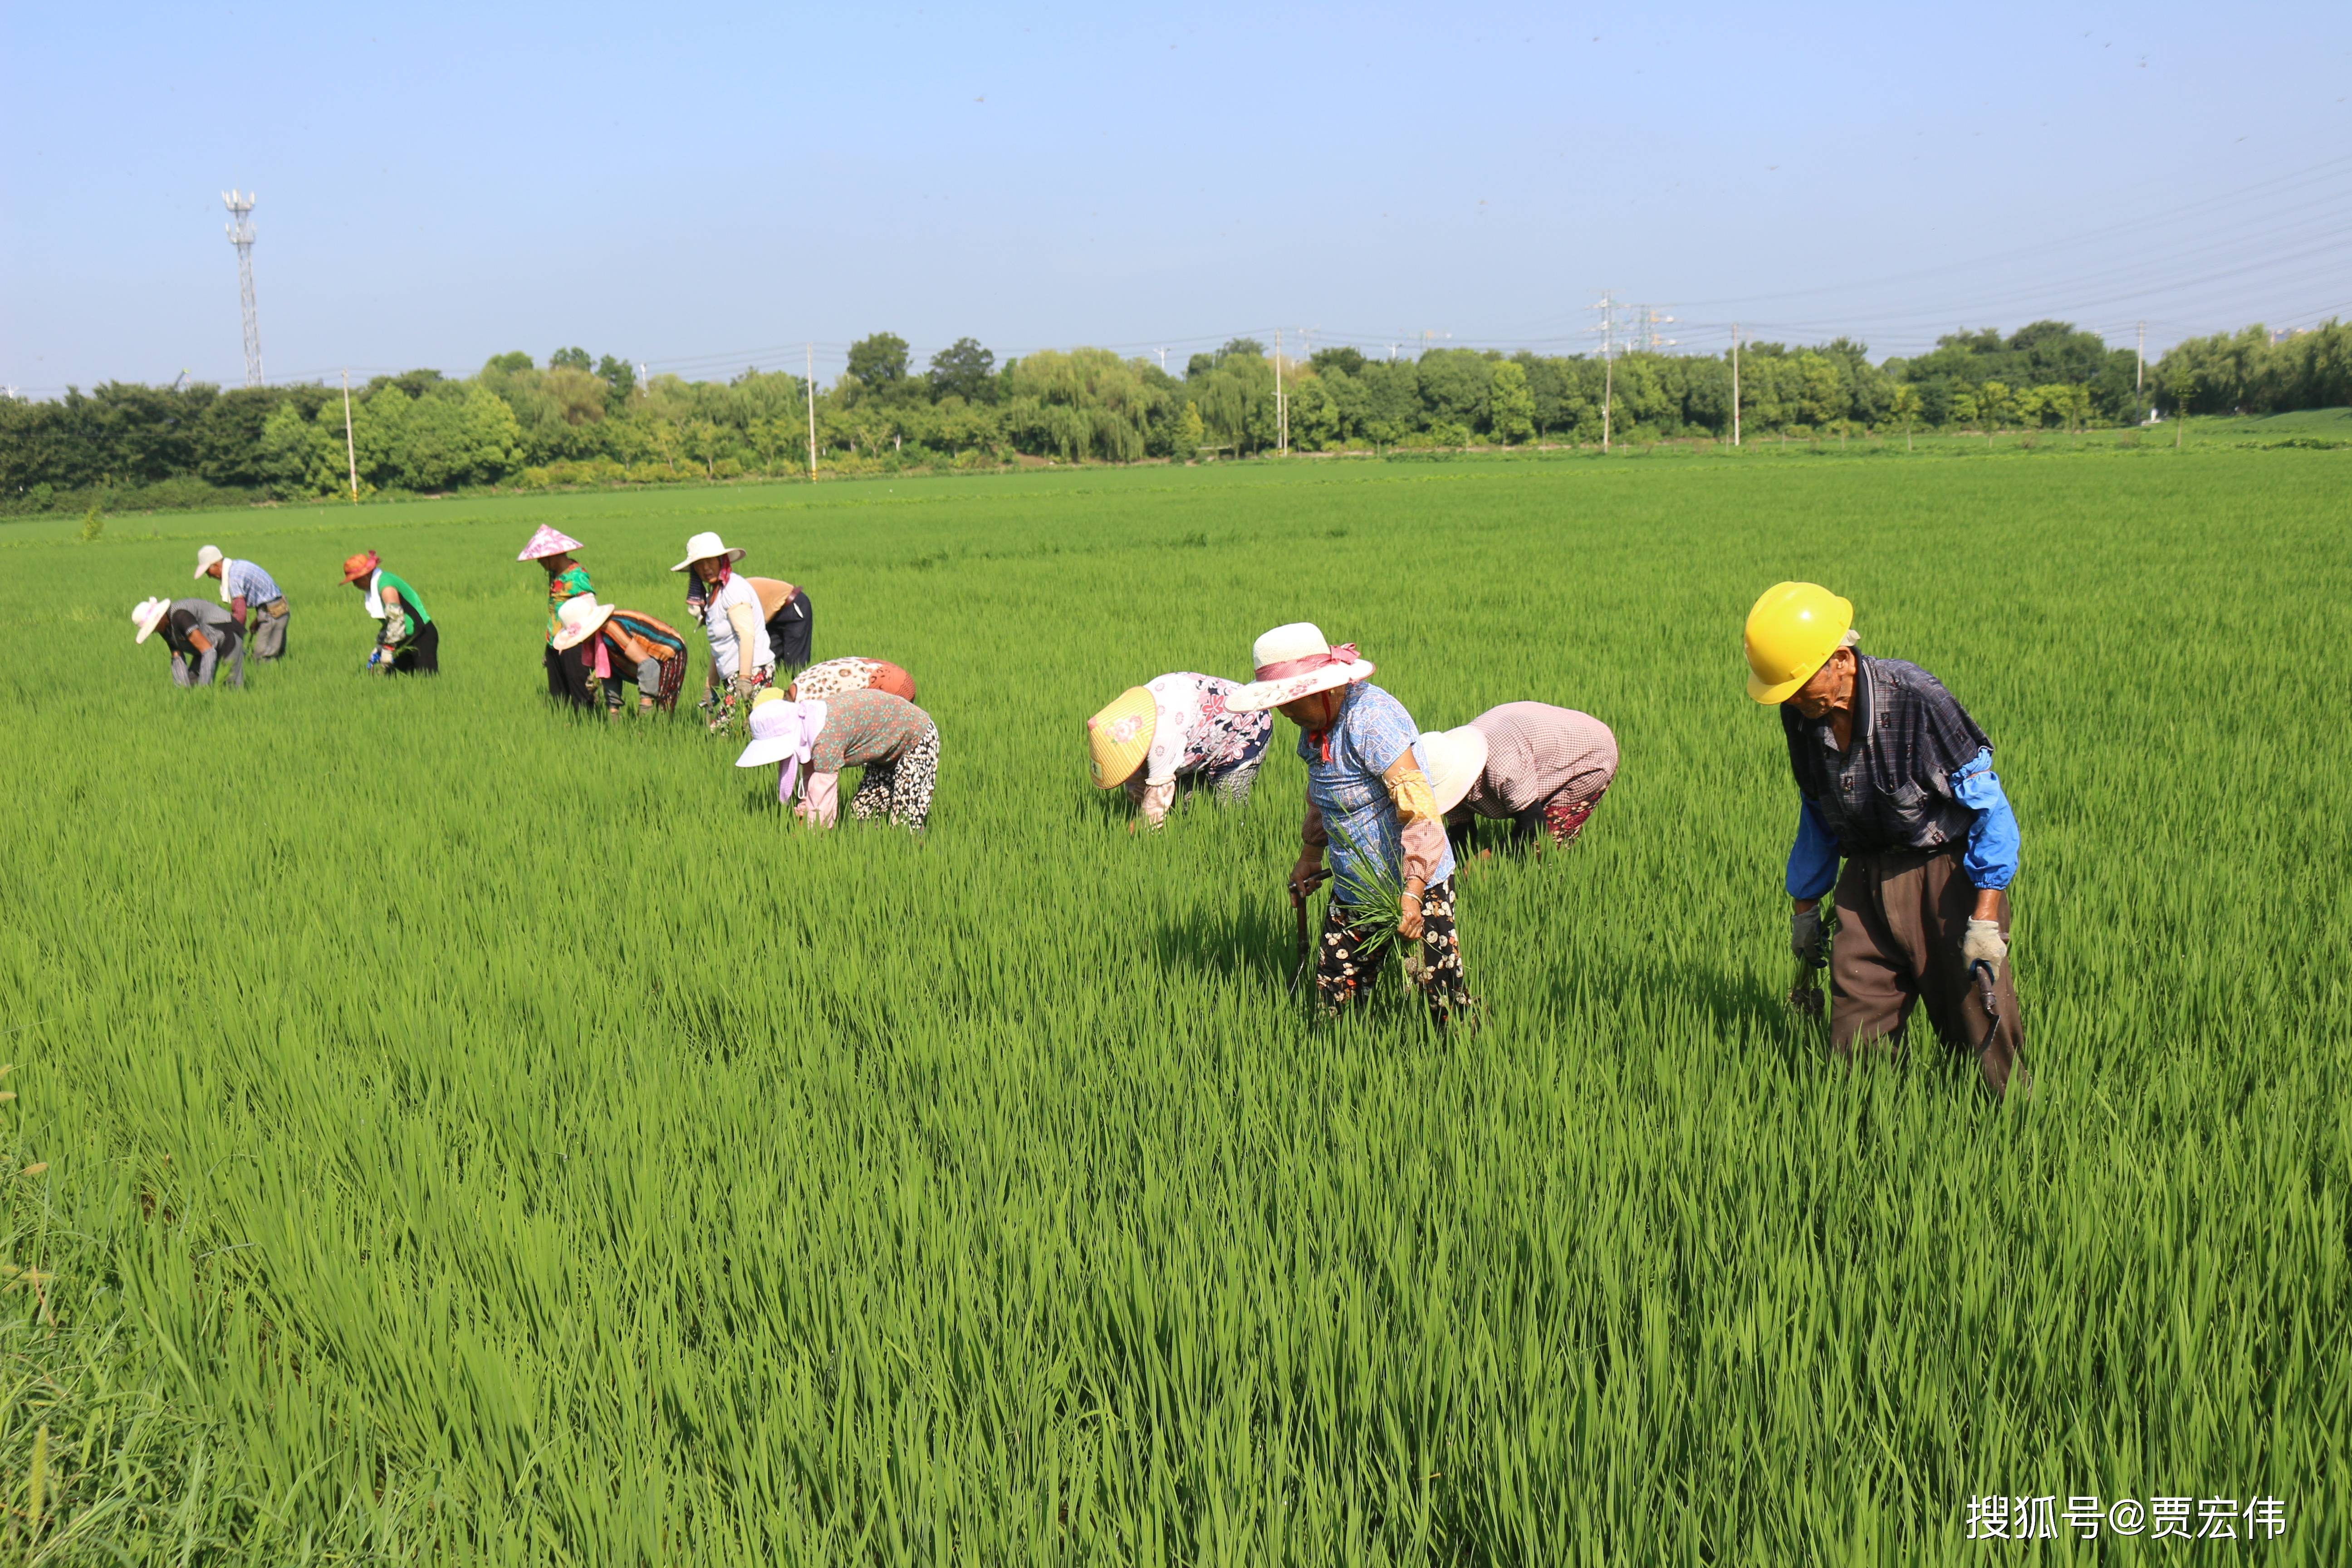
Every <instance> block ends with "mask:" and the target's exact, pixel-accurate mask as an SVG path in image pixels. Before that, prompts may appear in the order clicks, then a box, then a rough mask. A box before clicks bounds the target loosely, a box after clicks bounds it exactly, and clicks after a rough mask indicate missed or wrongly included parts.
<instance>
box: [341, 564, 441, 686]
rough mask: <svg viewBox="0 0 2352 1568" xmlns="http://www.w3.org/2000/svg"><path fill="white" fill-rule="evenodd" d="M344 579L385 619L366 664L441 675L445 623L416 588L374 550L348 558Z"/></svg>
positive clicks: (388, 671)
mask: <svg viewBox="0 0 2352 1568" xmlns="http://www.w3.org/2000/svg"><path fill="white" fill-rule="evenodd" d="M343 581H344V582H346V583H348V584H351V585H352V587H354V588H357V589H358V590H359V591H360V592H361V594H362V595H364V596H365V597H366V599H367V613H368V614H369V615H371V616H374V617H375V618H376V619H377V620H378V621H381V622H382V623H383V626H382V627H381V629H380V630H379V631H378V632H377V633H376V639H375V647H374V649H373V651H372V652H371V653H369V655H368V661H367V667H368V668H369V670H370V671H372V672H374V673H377V674H382V675H438V674H439V673H440V672H441V628H440V627H439V626H435V625H434V624H433V617H432V616H431V615H430V614H428V613H427V612H426V610H425V601H424V600H422V599H420V598H418V597H417V596H416V590H415V589H414V588H412V587H410V586H409V585H408V584H407V583H406V582H405V581H404V580H403V579H401V578H399V577H395V576H394V575H393V574H391V573H389V572H387V571H385V570H384V569H383V563H381V562H380V561H378V560H377V559H376V553H375V552H374V551H373V550H371V551H368V552H365V553H363V554H360V555H354V556H352V558H351V559H350V560H348V561H346V562H344V563H343Z"/></svg>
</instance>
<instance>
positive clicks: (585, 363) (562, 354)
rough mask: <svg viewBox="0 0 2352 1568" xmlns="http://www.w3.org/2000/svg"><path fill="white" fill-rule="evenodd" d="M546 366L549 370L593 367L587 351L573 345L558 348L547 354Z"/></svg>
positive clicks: (587, 368)
mask: <svg viewBox="0 0 2352 1568" xmlns="http://www.w3.org/2000/svg"><path fill="white" fill-rule="evenodd" d="M547 368H548V369H550V370H566V369H569V370H589V369H592V368H593V367H592V365H591V363H590V361H589V358H588V351H587V350H586V349H583V348H578V347H574V348H568V349H558V350H556V351H555V352H554V353H551V354H550V355H548V356H547Z"/></svg>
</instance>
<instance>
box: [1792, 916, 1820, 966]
mask: <svg viewBox="0 0 2352 1568" xmlns="http://www.w3.org/2000/svg"><path fill="white" fill-rule="evenodd" d="M1789 951H1790V952H1793V953H1795V954H1796V955H1797V962H1798V963H1805V964H1811V965H1812V966H1813V967H1815V968H1819V967H1820V966H1821V964H1822V959H1823V957H1824V954H1823V953H1822V907H1821V905H1819V904H1815V905H1814V906H1813V907H1812V908H1811V909H1810V910H1790V911H1789Z"/></svg>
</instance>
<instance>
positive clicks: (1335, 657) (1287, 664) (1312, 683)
mask: <svg viewBox="0 0 2352 1568" xmlns="http://www.w3.org/2000/svg"><path fill="white" fill-rule="evenodd" d="M1250 662H1251V663H1252V664H1254V665H1255V666H1256V667H1257V679H1255V680H1254V681H1252V682H1251V683H1250V684H1249V685H1247V686H1244V687H1243V688H1242V689H1240V690H1239V691H1236V692H1234V694H1233V695H1232V696H1230V697H1228V698H1226V699H1225V706H1226V707H1227V708H1230V709H1234V710H1239V711H1241V712H1244V713H1254V712H1256V711H1258V710H1261V709H1265V708H1279V707H1281V706H1282V705H1283V704H1284V703H1286V702H1296V701H1297V700H1299V699H1300V698H1302V697H1306V696H1308V695H1310V694H1312V693H1314V692H1318V691H1328V690H1330V689H1332V688H1333V687H1335V686H1346V685H1349V684H1350V683H1351V682H1354V681H1358V680H1361V679H1364V678H1365V677H1367V676H1369V675H1370V674H1371V673H1372V668H1373V666H1372V661H1371V660H1370V659H1368V658H1357V657H1356V645H1355V644H1354V643H1342V644H1340V645H1339V647H1332V646H1331V644H1330V643H1329V641H1328V640H1327V639H1326V638H1325V637H1324V636H1323V628H1322V627H1320V626H1316V625H1315V624H1314V623H1313V622H1311V621H1294V622H1292V623H1291V624H1290V625H1288V626H1276V627H1275V628H1274V630H1272V631H1270V632H1268V633H1266V634H1265V636H1264V637H1260V638H1258V639H1257V644H1256V646H1255V647H1254V648H1252V649H1251V651H1250Z"/></svg>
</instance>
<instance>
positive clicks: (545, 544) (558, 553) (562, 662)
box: [515, 523, 596, 708]
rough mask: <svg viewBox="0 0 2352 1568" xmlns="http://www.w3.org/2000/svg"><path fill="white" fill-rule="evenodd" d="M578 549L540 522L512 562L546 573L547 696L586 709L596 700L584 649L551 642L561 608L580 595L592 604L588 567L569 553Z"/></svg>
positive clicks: (559, 624) (559, 627)
mask: <svg viewBox="0 0 2352 1568" xmlns="http://www.w3.org/2000/svg"><path fill="white" fill-rule="evenodd" d="M580 547H581V546H580V542H579V541H578V540H576V539H574V538H572V536H571V535H570V534H568V533H559V532H557V531H555V530H554V529H552V528H550V527H548V526H547V525H546V524H544V523H541V525H540V529H539V531H538V532H536V533H534V534H532V535H531V536H530V543H528V544H526V545H524V546H523V547H522V553H521V554H520V555H518V556H516V557H515V559H516V560H518V561H536V562H538V563H540V565H541V567H543V568H545V569H546V572H547V651H546V652H545V653H544V654H543V655H541V663H543V664H544V665H545V666H546V668H547V694H548V695H549V696H550V697H553V698H556V699H559V700H562V701H565V702H569V703H571V704H572V706H573V707H574V708H589V707H593V706H594V704H595V700H596V698H595V693H594V692H593V691H592V690H591V689H590V683H589V674H588V667H587V665H586V663H585V662H584V659H585V657H586V655H587V652H588V650H587V649H586V648H584V647H579V646H577V645H576V644H571V643H567V644H565V645H563V646H562V647H557V646H556V641H555V634H556V633H558V632H560V631H562V629H563V622H562V609H563V606H564V605H565V604H566V603H567V602H568V601H570V600H572V599H576V598H579V597H581V596H582V595H586V596H587V597H588V598H589V600H590V602H591V603H593V602H594V598H595V590H594V589H593V588H591V587H590V586H589V585H588V568H586V567H585V566H583V565H581V564H580V563H579V562H577V561H575V560H573V559H572V552H573V551H575V550H577V549H579V548H580Z"/></svg>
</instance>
